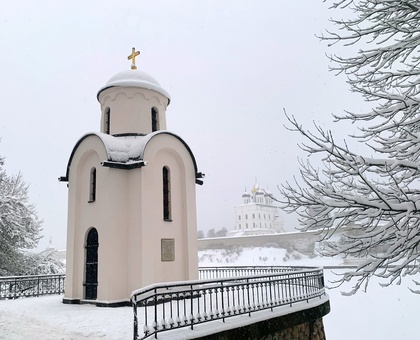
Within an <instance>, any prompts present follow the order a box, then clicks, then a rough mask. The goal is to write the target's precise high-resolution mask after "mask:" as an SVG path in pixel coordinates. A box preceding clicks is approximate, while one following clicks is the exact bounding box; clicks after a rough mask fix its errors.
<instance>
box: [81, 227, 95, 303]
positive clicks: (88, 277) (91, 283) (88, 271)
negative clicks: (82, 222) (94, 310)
mask: <svg viewBox="0 0 420 340" xmlns="http://www.w3.org/2000/svg"><path fill="white" fill-rule="evenodd" d="M98 247H99V238H98V231H97V230H96V229H95V228H92V229H90V230H89V232H88V234H87V237H86V246H85V249H86V259H85V261H86V265H85V284H84V285H85V299H87V300H96V297H97V295H98Z"/></svg>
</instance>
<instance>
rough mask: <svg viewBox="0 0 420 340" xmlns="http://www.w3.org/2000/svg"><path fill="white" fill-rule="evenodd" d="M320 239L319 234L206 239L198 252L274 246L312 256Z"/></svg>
mask: <svg viewBox="0 0 420 340" xmlns="http://www.w3.org/2000/svg"><path fill="white" fill-rule="evenodd" d="M318 239H319V234H318V233H316V232H304V233H303V232H296V233H284V234H271V235H254V236H238V237H218V238H204V239H200V240H198V250H207V249H231V248H234V247H268V246H274V247H276V248H283V249H286V250H288V251H289V252H291V251H293V250H294V251H297V252H299V253H301V254H304V255H308V256H311V255H314V254H315V242H316V241H317V240H318Z"/></svg>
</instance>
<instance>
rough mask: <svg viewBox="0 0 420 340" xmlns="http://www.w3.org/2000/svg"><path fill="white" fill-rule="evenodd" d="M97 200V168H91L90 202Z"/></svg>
mask: <svg viewBox="0 0 420 340" xmlns="http://www.w3.org/2000/svg"><path fill="white" fill-rule="evenodd" d="M95 200H96V168H92V169H91V170H90V182H89V203H90V202H95Z"/></svg>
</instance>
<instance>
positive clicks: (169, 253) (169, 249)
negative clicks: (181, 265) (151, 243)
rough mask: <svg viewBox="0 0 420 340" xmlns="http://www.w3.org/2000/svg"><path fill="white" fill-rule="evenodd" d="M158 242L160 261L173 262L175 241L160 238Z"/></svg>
mask: <svg viewBox="0 0 420 340" xmlns="http://www.w3.org/2000/svg"><path fill="white" fill-rule="evenodd" d="M160 241H161V243H160V245H161V246H160V249H161V260H162V261H175V239H173V238H162V239H161V240H160Z"/></svg>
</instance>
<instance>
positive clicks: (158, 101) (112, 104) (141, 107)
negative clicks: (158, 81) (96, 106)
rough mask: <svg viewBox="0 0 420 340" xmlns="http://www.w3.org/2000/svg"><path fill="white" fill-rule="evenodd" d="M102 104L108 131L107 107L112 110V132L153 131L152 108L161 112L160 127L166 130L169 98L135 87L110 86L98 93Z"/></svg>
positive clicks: (102, 130)
mask: <svg viewBox="0 0 420 340" xmlns="http://www.w3.org/2000/svg"><path fill="white" fill-rule="evenodd" d="M99 102H100V104H101V112H102V115H101V127H100V129H101V130H100V131H101V132H104V133H105V122H104V120H105V118H104V116H105V115H104V114H105V110H106V109H107V108H109V109H110V116H111V124H110V134H111V135H115V134H125V133H141V134H148V133H151V132H152V116H151V109H152V107H155V108H156V109H157V111H158V117H159V118H158V121H159V130H166V107H167V103H168V99H167V98H166V97H165V96H163V95H161V94H160V93H157V92H155V91H152V90H147V89H142V88H135V87H111V88H109V89H106V90H104V91H102V92H101V93H100V95H99Z"/></svg>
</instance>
